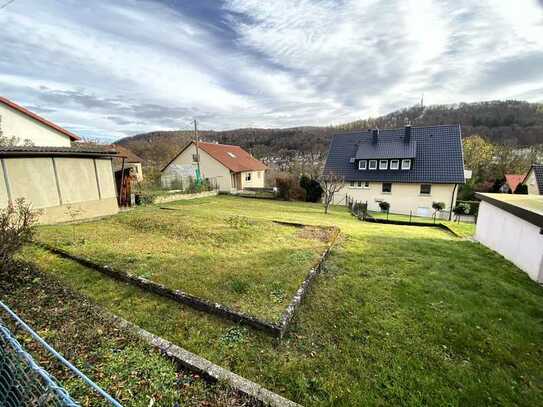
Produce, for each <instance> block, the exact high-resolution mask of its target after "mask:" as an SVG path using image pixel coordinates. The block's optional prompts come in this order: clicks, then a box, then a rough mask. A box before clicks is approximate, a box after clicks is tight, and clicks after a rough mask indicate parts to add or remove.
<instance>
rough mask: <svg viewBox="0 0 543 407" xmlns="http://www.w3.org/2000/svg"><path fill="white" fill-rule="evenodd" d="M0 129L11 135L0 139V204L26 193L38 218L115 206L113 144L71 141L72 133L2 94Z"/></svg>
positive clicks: (99, 212) (100, 212) (71, 216)
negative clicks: (87, 143) (83, 144)
mask: <svg viewBox="0 0 543 407" xmlns="http://www.w3.org/2000/svg"><path fill="white" fill-rule="evenodd" d="M0 129H1V132H2V135H3V137H4V138H6V139H10V140H11V142H10V143H9V144H10V145H1V144H0V208H5V207H6V206H7V205H8V203H9V202H13V201H15V200H17V199H19V198H24V199H25V200H26V201H27V202H29V203H30V204H31V205H32V207H33V209H38V210H40V214H41V215H40V222H41V223H56V222H63V221H69V220H75V219H84V218H93V217H97V216H104V215H111V214H114V213H117V212H118V205H117V190H116V187H115V181H114V179H113V171H112V166H111V160H112V158H113V157H115V156H116V155H117V152H116V151H115V150H112V149H110V148H104V147H100V146H92V147H83V146H72V145H71V142H72V141H76V140H79V137H77V136H76V135H75V134H73V133H71V132H69V131H68V130H65V129H63V128H62V127H60V126H58V125H56V124H54V123H52V122H50V121H48V120H46V119H44V118H42V117H40V116H38V115H37V114H35V113H33V112H30V111H29V110H27V109H25V108H23V107H22V106H19V105H17V104H16V103H14V102H12V101H10V100H8V99H6V98H3V97H0ZM14 141H15V143H14ZM4 144H5V143H4ZM13 144H15V145H13Z"/></svg>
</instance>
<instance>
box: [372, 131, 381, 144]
mask: <svg viewBox="0 0 543 407" xmlns="http://www.w3.org/2000/svg"><path fill="white" fill-rule="evenodd" d="M371 134H372V135H373V139H372V142H373V144H377V141H378V140H379V129H373V130H372V131H371Z"/></svg>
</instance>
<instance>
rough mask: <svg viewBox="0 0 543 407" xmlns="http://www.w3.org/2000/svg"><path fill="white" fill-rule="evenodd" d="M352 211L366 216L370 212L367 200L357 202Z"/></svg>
mask: <svg viewBox="0 0 543 407" xmlns="http://www.w3.org/2000/svg"><path fill="white" fill-rule="evenodd" d="M352 211H353V213H354V214H356V215H358V216H362V217H366V215H367V214H368V204H367V203H365V202H355V204H354V205H353V210H352Z"/></svg>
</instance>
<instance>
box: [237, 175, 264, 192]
mask: <svg viewBox="0 0 543 407" xmlns="http://www.w3.org/2000/svg"><path fill="white" fill-rule="evenodd" d="M247 174H251V180H250V181H247V180H246V177H247ZM241 188H242V189H244V188H264V171H244V172H242V173H241Z"/></svg>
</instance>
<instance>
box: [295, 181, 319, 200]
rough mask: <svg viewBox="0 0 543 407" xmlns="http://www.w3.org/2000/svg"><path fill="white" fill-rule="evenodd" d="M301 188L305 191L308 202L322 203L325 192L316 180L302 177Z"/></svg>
mask: <svg viewBox="0 0 543 407" xmlns="http://www.w3.org/2000/svg"><path fill="white" fill-rule="evenodd" d="M300 186H301V187H302V188H303V189H304V190H305V200H306V202H320V200H321V197H322V192H323V191H322V188H321V184H319V182H318V181H317V180H316V179H312V178H309V177H308V176H307V175H302V176H301V177H300Z"/></svg>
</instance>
